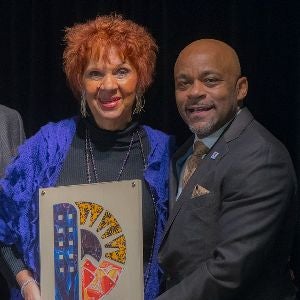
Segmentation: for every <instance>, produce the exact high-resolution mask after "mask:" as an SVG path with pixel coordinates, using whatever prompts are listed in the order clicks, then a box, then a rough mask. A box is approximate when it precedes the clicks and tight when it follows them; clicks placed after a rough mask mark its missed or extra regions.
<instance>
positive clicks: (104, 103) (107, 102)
mask: <svg viewBox="0 0 300 300" xmlns="http://www.w3.org/2000/svg"><path fill="white" fill-rule="evenodd" d="M120 100H121V97H112V98H110V99H99V101H98V103H99V104H100V106H101V108H103V109H114V108H115V107H116V106H118V103H119V101H120Z"/></svg>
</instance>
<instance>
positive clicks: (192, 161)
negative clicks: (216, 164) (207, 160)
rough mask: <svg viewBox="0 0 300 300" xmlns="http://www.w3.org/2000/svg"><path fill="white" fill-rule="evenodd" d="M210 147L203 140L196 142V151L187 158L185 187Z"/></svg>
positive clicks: (184, 174) (184, 176)
mask: <svg viewBox="0 0 300 300" xmlns="http://www.w3.org/2000/svg"><path fill="white" fill-rule="evenodd" d="M208 151H209V148H207V147H206V146H205V144H204V143H203V142H201V141H196V142H195V144H194V151H193V153H192V155H191V156H190V157H189V158H188V159H187V161H186V164H185V169H184V171H183V179H182V187H185V185H186V184H187V182H188V181H189V179H190V178H191V176H192V175H193V173H194V172H195V170H196V169H197V167H198V165H199V163H200V162H201V160H202V157H203V155H204V154H206V153H208Z"/></svg>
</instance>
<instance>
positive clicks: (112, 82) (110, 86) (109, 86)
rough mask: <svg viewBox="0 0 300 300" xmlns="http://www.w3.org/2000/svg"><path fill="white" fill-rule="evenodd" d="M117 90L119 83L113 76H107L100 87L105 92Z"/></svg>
mask: <svg viewBox="0 0 300 300" xmlns="http://www.w3.org/2000/svg"><path fill="white" fill-rule="evenodd" d="M116 88H117V81H116V78H114V76H113V75H112V74H106V75H105V76H104V77H103V79H102V83H101V85H100V89H103V90H114V89H116Z"/></svg>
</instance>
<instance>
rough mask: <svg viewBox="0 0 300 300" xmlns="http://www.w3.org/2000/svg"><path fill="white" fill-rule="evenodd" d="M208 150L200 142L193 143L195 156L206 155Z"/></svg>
mask: <svg viewBox="0 0 300 300" xmlns="http://www.w3.org/2000/svg"><path fill="white" fill-rule="evenodd" d="M208 151H209V148H208V147H206V146H205V144H204V143H203V142H201V141H196V142H195V143H194V151H193V155H196V156H203V155H204V154H206V153H208Z"/></svg>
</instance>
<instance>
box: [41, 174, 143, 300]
mask: <svg viewBox="0 0 300 300" xmlns="http://www.w3.org/2000/svg"><path fill="white" fill-rule="evenodd" d="M141 199H142V190H141V182H140V180H126V181H118V182H107V183H95V184H83V185H71V186H60V187H52V188H43V189H40V191H39V213H40V260H41V282H40V283H41V293H42V298H43V299H46V300H48V299H49V300H50V299H51V300H52V299H55V300H98V299H104V300H118V299H122V300H126V299H128V300H141V299H144V296H143V294H144V293H143V224H142V201H141Z"/></svg>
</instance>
